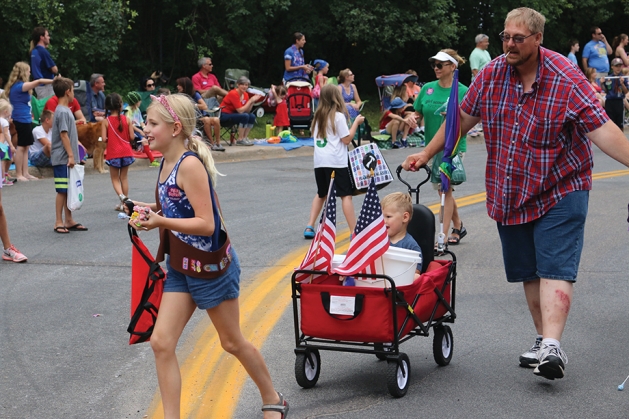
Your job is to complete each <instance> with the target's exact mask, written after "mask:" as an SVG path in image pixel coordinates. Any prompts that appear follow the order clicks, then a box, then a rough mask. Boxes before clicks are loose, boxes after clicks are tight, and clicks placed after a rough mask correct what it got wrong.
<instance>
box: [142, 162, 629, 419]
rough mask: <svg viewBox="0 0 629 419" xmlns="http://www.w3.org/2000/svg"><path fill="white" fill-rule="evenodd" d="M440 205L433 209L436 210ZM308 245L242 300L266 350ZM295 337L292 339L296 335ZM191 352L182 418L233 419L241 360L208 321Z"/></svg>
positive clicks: (343, 239) (156, 415) (242, 375)
mask: <svg viewBox="0 0 629 419" xmlns="http://www.w3.org/2000/svg"><path fill="white" fill-rule="evenodd" d="M626 175H629V170H618V171H613V172H604V173H597V174H594V175H593V176H592V178H593V179H594V180H600V179H608V178H612V177H618V176H626ZM456 201H457V205H458V206H459V207H464V206H468V205H473V204H477V203H480V202H483V201H485V192H481V193H477V194H474V195H468V196H464V197H460V198H457V199H456ZM439 206H440V205H439V204H432V205H429V206H428V208H429V209H430V210H431V211H432V212H433V213H437V212H438V211H439ZM348 239H349V231H347V230H346V231H344V232H341V233H339V234H338V235H337V247H336V250H337V251H338V252H339V253H342V252H344V251H346V250H347V248H348V247H349V241H348ZM307 249H308V248H307V246H304V247H302V248H300V249H298V250H295V251H294V252H291V253H290V254H288V255H286V256H285V257H283V258H282V259H280V260H279V261H278V262H277V263H276V264H275V265H274V266H272V267H270V268H268V269H266V270H264V271H263V272H262V273H260V274H258V275H256V276H255V277H254V279H253V281H252V282H251V285H249V286H248V287H246V288H245V289H243V290H242V292H241V296H240V323H241V328H242V332H243V335H244V336H245V337H246V338H247V339H248V340H250V341H251V342H252V343H253V344H254V346H256V347H258V348H259V347H261V346H262V345H263V344H264V342H265V341H266V339H267V337H268V336H269V335H270V333H271V332H272V330H273V329H274V327H275V325H276V324H277V322H278V321H279V319H280V318H281V316H282V315H283V313H284V312H285V310H286V307H288V305H289V304H290V302H291V297H290V295H291V292H290V276H291V275H292V272H293V269H294V268H295V267H297V266H299V264H300V263H301V261H302V259H303V256H304V254H305V253H306V251H307ZM291 336H292V335H291ZM187 346H188V348H187V349H189V354H188V355H187V356H186V358H185V360H184V361H183V362H182V363H181V376H182V391H181V416H182V417H184V418H207V417H212V418H217V419H230V418H232V416H233V413H234V410H235V408H236V407H237V405H238V399H239V395H240V391H241V389H242V386H243V385H244V383H245V380H246V378H247V375H246V372H245V371H244V369H243V368H242V366H241V365H240V363H239V362H238V360H237V359H236V358H235V357H233V356H231V355H229V354H227V353H226V352H225V351H223V349H222V348H221V346H220V341H219V339H218V335H217V333H216V330H215V329H214V328H213V327H211V323H210V321H209V319H207V318H204V319H203V320H201V321H200V322H199V324H198V325H197V326H196V328H195V330H194V331H193V332H192V334H191V337H190V338H189V340H188V344H187ZM148 417H149V418H151V419H163V412H162V406H161V398H160V395H159V389H158V391H157V392H156V395H155V397H154V399H153V402H152V403H151V406H150V407H149V410H148Z"/></svg>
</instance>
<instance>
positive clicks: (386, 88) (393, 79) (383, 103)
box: [376, 74, 417, 112]
mask: <svg viewBox="0 0 629 419" xmlns="http://www.w3.org/2000/svg"><path fill="white" fill-rule="evenodd" d="M411 80H412V81H414V82H415V83H417V76H414V75H412V74H392V75H390V76H380V77H376V85H377V86H378V96H379V97H380V111H381V112H384V111H386V110H388V109H389V108H390V107H391V94H393V89H394V88H396V87H398V86H402V85H404V84H405V83H406V82H408V81H411Z"/></svg>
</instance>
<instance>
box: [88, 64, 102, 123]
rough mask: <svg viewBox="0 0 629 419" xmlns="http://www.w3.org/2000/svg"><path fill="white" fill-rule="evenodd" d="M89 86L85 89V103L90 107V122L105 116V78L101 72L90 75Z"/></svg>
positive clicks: (100, 119)
mask: <svg viewBox="0 0 629 419" xmlns="http://www.w3.org/2000/svg"><path fill="white" fill-rule="evenodd" d="M90 88H91V90H89V89H88V91H87V99H86V100H87V103H88V105H89V109H90V115H89V118H90V122H98V121H102V120H103V119H104V118H105V93H104V91H105V78H104V77H103V75H102V74H98V73H94V74H92V75H91V76H90Z"/></svg>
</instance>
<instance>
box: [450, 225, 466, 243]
mask: <svg viewBox="0 0 629 419" xmlns="http://www.w3.org/2000/svg"><path fill="white" fill-rule="evenodd" d="M452 234H456V235H458V236H459V237H455V236H450V237H448V244H452V245H457V244H459V242H460V241H461V239H462V238H463V237H465V236H467V230H466V229H465V227H463V221H461V228H460V229H458V228H453V229H452Z"/></svg>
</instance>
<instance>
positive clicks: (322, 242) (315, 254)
mask: <svg viewBox="0 0 629 419" xmlns="http://www.w3.org/2000/svg"><path fill="white" fill-rule="evenodd" d="M335 240H336V186H335V185H334V178H332V179H331V180H330V189H329V190H328V198H327V201H326V203H325V207H324V209H323V213H322V214H321V220H320V221H319V227H318V228H317V234H316V235H315V238H314V239H313V240H312V243H311V244H310V248H309V249H308V252H307V253H306V256H305V257H304V260H303V261H302V262H301V265H299V268H297V269H300V270H301V269H303V270H309V271H330V268H331V267H332V258H333V257H334V246H335V243H334V242H335ZM310 276H311V274H305V273H301V274H297V275H296V276H295V280H296V281H297V282H302V281H304V280H306V279H308V277H310Z"/></svg>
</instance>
